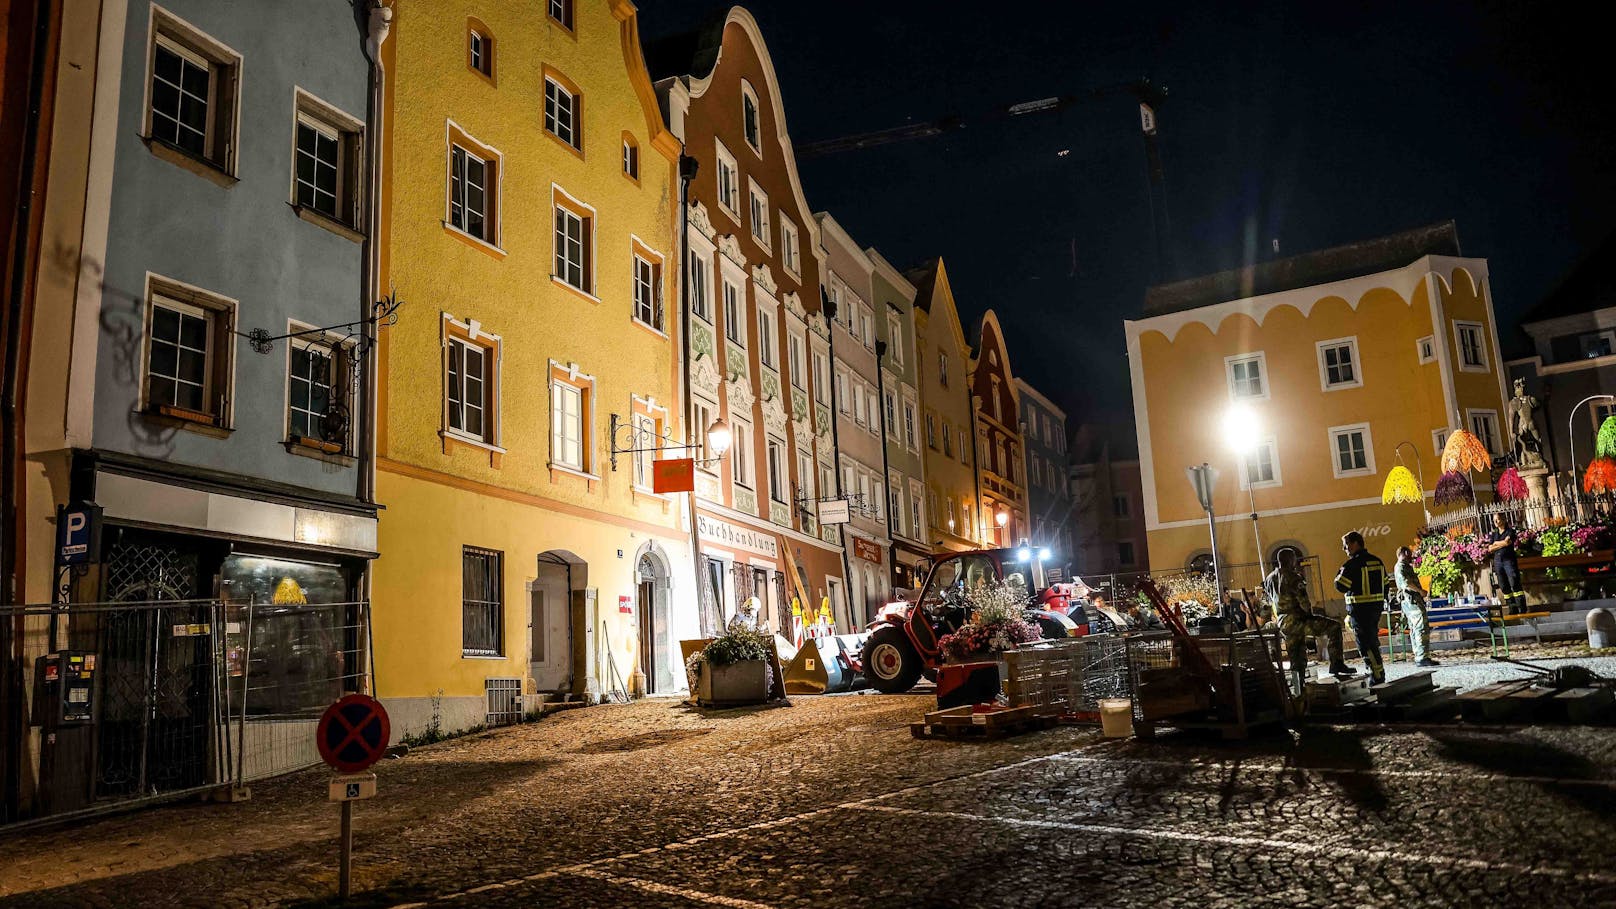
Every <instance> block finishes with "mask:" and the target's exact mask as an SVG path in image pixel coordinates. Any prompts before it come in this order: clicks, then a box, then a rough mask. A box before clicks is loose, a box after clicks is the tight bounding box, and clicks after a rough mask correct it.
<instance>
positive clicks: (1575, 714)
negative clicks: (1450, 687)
mask: <svg viewBox="0 0 1616 909" xmlns="http://www.w3.org/2000/svg"><path fill="white" fill-rule="evenodd" d="M1458 700H1459V710H1460V712H1461V713H1462V714H1463V716H1464V718H1465V719H1467V720H1476V721H1485V722H1493V723H1598V722H1604V721H1606V720H1608V719H1609V718H1610V715H1611V713H1612V704H1613V700H1616V690H1613V689H1612V688H1611V687H1610V686H1608V685H1601V686H1590V687H1584V688H1569V689H1560V688H1555V687H1554V686H1552V685H1547V684H1543V683H1540V682H1538V681H1536V680H1534V679H1516V680H1513V681H1509V682H1494V683H1493V684H1491V685H1484V686H1482V687H1480V688H1472V689H1471V690H1469V691H1466V692H1465V693H1464V694H1461V695H1459V698H1458Z"/></svg>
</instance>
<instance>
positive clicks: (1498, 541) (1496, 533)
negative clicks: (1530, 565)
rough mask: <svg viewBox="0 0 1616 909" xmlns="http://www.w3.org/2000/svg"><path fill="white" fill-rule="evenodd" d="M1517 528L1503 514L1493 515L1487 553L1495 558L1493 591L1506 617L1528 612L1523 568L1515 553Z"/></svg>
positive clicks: (1488, 535)
mask: <svg viewBox="0 0 1616 909" xmlns="http://www.w3.org/2000/svg"><path fill="white" fill-rule="evenodd" d="M1515 542H1516V540H1515V528H1513V527H1511V526H1509V521H1508V519H1506V518H1505V517H1504V515H1503V513H1502V512H1500V513H1498V514H1495V515H1493V532H1492V533H1489V534H1487V551H1488V552H1490V553H1492V556H1493V591H1494V592H1495V593H1497V594H1498V603H1499V605H1500V606H1502V607H1503V608H1504V614H1505V615H1514V614H1516V613H1520V612H1525V611H1526V593H1525V592H1524V591H1522V590H1521V566H1520V563H1519V562H1518V561H1517V558H1518V557H1517V555H1516V553H1515Z"/></svg>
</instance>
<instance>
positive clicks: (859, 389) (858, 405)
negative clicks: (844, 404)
mask: <svg viewBox="0 0 1616 909" xmlns="http://www.w3.org/2000/svg"><path fill="white" fill-rule="evenodd" d="M849 386H850V388H851V390H852V392H853V422H855V423H857V424H858V425H860V426H863V425H865V424H866V423H868V422H869V418H870V415H869V414H867V413H866V412H865V409H864V402H865V396H864V384H863V383H862V382H860V381H858V380H857V379H852V380H851V381H850V382H849Z"/></svg>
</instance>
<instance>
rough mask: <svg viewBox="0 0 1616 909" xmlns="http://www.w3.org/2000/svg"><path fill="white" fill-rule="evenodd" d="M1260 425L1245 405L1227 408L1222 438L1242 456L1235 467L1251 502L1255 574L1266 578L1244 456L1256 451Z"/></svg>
mask: <svg viewBox="0 0 1616 909" xmlns="http://www.w3.org/2000/svg"><path fill="white" fill-rule="evenodd" d="M1259 428H1260V425H1259V424H1258V422H1257V414H1256V413H1254V412H1253V411H1252V409H1251V408H1250V407H1249V406H1247V405H1245V404H1236V405H1235V406H1233V407H1231V408H1229V412H1228V413H1226V414H1224V416H1223V438H1224V441H1226V442H1227V443H1228V445H1229V448H1230V450H1232V451H1233V452H1234V453H1235V454H1237V455H1240V456H1242V462H1241V463H1240V464H1238V465H1236V466H1237V467H1238V468H1239V469H1240V470H1241V471H1244V472H1245V474H1246V496H1247V498H1248V499H1249V500H1250V502H1251V539H1252V542H1253V543H1255V544H1256V546H1257V572H1258V573H1259V574H1261V575H1264V576H1266V575H1267V574H1268V566H1267V565H1265V564H1264V563H1263V551H1262V534H1260V533H1258V532H1257V490H1256V487H1254V486H1253V485H1252V483H1251V473H1250V471H1248V470H1246V465H1245V463H1244V460H1243V459H1244V456H1246V455H1250V454H1252V453H1253V452H1255V451H1256V450H1257V432H1258V429H1259Z"/></svg>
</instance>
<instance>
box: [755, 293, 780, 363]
mask: <svg viewBox="0 0 1616 909" xmlns="http://www.w3.org/2000/svg"><path fill="white" fill-rule="evenodd" d="M774 318H775V316H774V313H773V312H771V311H770V310H769V309H768V307H765V306H759V307H758V360H759V361H760V362H761V363H762V364H763V365H764V366H767V367H768V368H770V369H778V368H779V366H778V365H777V364H776V361H775V358H774V337H775V336H774V328H775V326H774Z"/></svg>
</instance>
